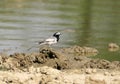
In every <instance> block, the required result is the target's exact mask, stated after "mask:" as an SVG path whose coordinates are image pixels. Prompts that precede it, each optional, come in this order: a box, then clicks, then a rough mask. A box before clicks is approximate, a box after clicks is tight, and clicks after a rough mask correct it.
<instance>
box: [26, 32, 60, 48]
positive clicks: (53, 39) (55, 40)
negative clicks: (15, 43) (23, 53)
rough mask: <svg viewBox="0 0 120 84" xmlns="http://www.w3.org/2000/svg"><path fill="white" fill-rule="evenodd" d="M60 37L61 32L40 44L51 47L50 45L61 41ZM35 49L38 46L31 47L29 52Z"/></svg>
mask: <svg viewBox="0 0 120 84" xmlns="http://www.w3.org/2000/svg"><path fill="white" fill-rule="evenodd" d="M60 35H61V33H60V32H55V33H54V34H53V35H52V36H51V37H50V38H47V39H45V40H43V41H40V42H38V44H39V45H48V46H49V47H50V45H53V44H56V43H58V42H59V40H60ZM33 47H36V46H32V47H30V48H29V49H27V50H30V49H32V48H33Z"/></svg>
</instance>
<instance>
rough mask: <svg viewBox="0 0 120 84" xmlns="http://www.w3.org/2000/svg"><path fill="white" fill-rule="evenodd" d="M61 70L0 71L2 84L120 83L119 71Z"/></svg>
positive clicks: (0, 83) (42, 68)
mask: <svg viewBox="0 0 120 84" xmlns="http://www.w3.org/2000/svg"><path fill="white" fill-rule="evenodd" d="M84 70H85V71H86V72H85V73H84V72H82V70H81V69H74V70H71V71H69V70H68V71H60V70H57V69H53V68H51V67H47V66H44V67H39V68H34V67H30V68H29V69H28V71H27V72H18V71H15V72H13V71H0V84H120V72H119V71H111V72H109V71H107V70H101V71H98V70H97V69H96V71H94V72H93V73H89V72H90V71H91V70H93V69H84Z"/></svg>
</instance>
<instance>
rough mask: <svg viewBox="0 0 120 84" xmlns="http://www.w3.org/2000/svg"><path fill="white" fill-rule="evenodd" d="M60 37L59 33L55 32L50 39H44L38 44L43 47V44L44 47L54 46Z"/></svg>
mask: <svg viewBox="0 0 120 84" xmlns="http://www.w3.org/2000/svg"><path fill="white" fill-rule="evenodd" d="M60 35H61V33H60V32H56V33H54V34H53V36H52V37H50V38H48V39H45V40H44V41H40V42H39V44H40V45H43V44H45V45H52V44H55V43H57V42H58V41H59V39H60V37H59V36H60Z"/></svg>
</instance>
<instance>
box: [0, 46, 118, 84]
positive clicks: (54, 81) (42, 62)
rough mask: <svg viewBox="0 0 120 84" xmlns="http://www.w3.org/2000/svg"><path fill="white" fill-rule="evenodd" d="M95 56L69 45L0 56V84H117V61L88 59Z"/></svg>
mask: <svg viewBox="0 0 120 84" xmlns="http://www.w3.org/2000/svg"><path fill="white" fill-rule="evenodd" d="M98 53H99V51H98V50H97V49H95V48H90V47H80V46H72V47H70V48H64V49H58V50H55V49H49V48H43V49H40V50H39V52H38V53H35V52H32V53H29V54H27V53H14V54H12V55H9V56H7V55H1V56H0V68H1V71H0V75H1V76H0V84H10V83H11V84H120V61H112V62H110V61H108V60H104V59H92V58H89V55H96V54H98ZM23 76H24V77H23Z"/></svg>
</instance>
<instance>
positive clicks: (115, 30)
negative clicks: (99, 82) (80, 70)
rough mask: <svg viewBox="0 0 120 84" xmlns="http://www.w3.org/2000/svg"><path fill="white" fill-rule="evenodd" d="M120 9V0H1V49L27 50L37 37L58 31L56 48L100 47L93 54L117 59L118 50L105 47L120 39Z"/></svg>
mask: <svg viewBox="0 0 120 84" xmlns="http://www.w3.org/2000/svg"><path fill="white" fill-rule="evenodd" d="M119 10H120V1H119V0H102V1H99V0H74V1H73V0H69V1H67V0H35V1H34V0H2V1H1V2H0V50H1V51H2V50H4V49H5V50H10V49H11V50H12V51H13V52H15V51H20V52H27V51H26V49H27V48H29V47H30V46H32V45H35V44H36V42H37V41H40V40H42V39H43V38H47V37H49V36H50V35H52V34H53V33H54V32H56V31H60V32H61V33H62V37H61V40H60V42H59V44H56V45H55V47H57V48H58V47H67V46H71V45H80V46H91V47H95V48H97V49H98V50H99V51H100V54H99V55H97V56H95V58H97V57H99V58H104V59H108V60H120V56H119V55H120V52H119V51H118V52H108V49H107V45H108V43H111V42H115V43H118V44H119V43H120V37H119V35H120V28H119V27H120V11H119ZM33 51H35V50H33Z"/></svg>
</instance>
